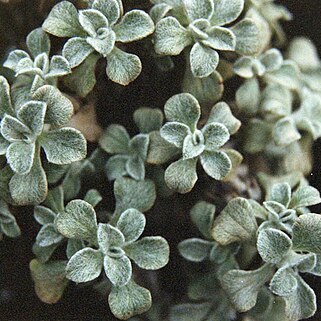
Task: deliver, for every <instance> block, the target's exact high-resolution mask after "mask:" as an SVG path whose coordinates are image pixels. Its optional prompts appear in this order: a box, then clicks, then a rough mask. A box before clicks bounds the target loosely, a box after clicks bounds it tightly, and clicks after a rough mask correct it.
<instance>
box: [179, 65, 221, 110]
mask: <svg viewBox="0 0 321 321" xmlns="http://www.w3.org/2000/svg"><path fill="white" fill-rule="evenodd" d="M223 90H224V84H223V78H222V76H221V75H220V74H219V73H218V72H217V71H214V72H213V73H212V74H211V75H210V76H209V77H206V78H195V77H194V76H193V74H192V72H191V71H190V70H189V68H187V69H186V71H185V76H184V80H183V87H182V91H183V92H187V93H190V94H191V95H193V96H194V97H195V98H196V99H197V100H198V101H199V103H200V104H201V105H203V104H213V103H215V102H217V101H218V100H219V99H221V97H222V94H223Z"/></svg>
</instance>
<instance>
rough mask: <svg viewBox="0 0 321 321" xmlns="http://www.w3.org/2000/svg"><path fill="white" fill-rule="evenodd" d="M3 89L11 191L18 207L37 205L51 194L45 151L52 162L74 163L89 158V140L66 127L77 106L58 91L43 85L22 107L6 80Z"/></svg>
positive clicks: (0, 79)
mask: <svg viewBox="0 0 321 321" xmlns="http://www.w3.org/2000/svg"><path fill="white" fill-rule="evenodd" d="M0 88H1V89H0V97H1V105H0V108H1V109H0V117H1V118H2V119H1V125H0V132H1V136H0V140H1V155H5V156H6V159H7V163H8V165H9V166H10V168H11V169H12V171H13V172H14V174H13V176H12V178H11V180H10V183H9V187H10V192H11V195H12V198H13V200H14V201H15V202H16V203H17V204H20V205H25V204H37V203H40V202H41V201H43V200H44V199H45V197H46V194H47V179H46V173H45V171H44V169H43V167H42V160H41V157H40V151H41V149H43V150H44V152H45V154H46V159H47V161H48V162H50V163H53V164H56V165H64V164H70V163H72V162H75V161H78V160H80V159H82V158H84V157H85V156H86V140H85V138H84V137H83V135H82V134H81V133H80V132H79V131H78V130H76V129H73V128H70V127H62V126H63V125H66V124H67V122H68V121H69V120H70V118H71V116H72V114H73V106H72V103H71V102H70V101H69V100H68V99H67V98H66V97H65V96H63V95H62V94H61V92H60V91H59V90H58V89H57V88H55V87H53V86H49V85H45V86H42V87H40V88H39V89H37V90H36V92H35V93H34V95H33V96H32V97H33V100H30V101H28V102H26V103H24V104H22V105H21V106H19V105H18V106H17V105H13V104H12V102H11V97H10V86H9V84H8V82H7V80H6V79H5V78H4V77H0Z"/></svg>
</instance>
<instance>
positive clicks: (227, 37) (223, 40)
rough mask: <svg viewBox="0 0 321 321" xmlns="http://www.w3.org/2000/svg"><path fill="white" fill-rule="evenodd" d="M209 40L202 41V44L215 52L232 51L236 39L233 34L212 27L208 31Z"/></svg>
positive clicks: (224, 29) (223, 29)
mask: <svg viewBox="0 0 321 321" xmlns="http://www.w3.org/2000/svg"><path fill="white" fill-rule="evenodd" d="M208 35H209V38H207V39H205V40H202V43H203V44H204V45H206V46H209V47H211V48H213V49H217V50H229V51H234V50H235V46H236V39H235V35H234V33H233V32H232V31H231V30H229V29H227V28H222V27H212V28H211V29H210V30H209V31H208Z"/></svg>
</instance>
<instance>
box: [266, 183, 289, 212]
mask: <svg viewBox="0 0 321 321" xmlns="http://www.w3.org/2000/svg"><path fill="white" fill-rule="evenodd" d="M266 200H267V201H274V202H277V203H280V204H282V205H284V206H285V207H286V208H287V207H288V206H289V204H290V200H291V186H290V185H289V184H288V183H277V184H273V185H272V187H271V189H270V191H269V193H268V197H267V199H266Z"/></svg>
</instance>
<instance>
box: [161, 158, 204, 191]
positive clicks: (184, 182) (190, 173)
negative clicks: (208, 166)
mask: <svg viewBox="0 0 321 321" xmlns="http://www.w3.org/2000/svg"><path fill="white" fill-rule="evenodd" d="M196 163H197V158H192V159H186V160H183V159H179V160H178V161H176V162H174V163H172V164H171V165H169V166H168V167H167V169H166V171H165V182H166V184H167V186H168V187H169V188H170V189H172V190H174V191H177V192H179V193H182V194H185V193H188V192H190V191H191V190H192V188H193V187H194V185H195V183H196V181H197V178H198V177H197V173H196ZM182 173H184V175H182Z"/></svg>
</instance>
